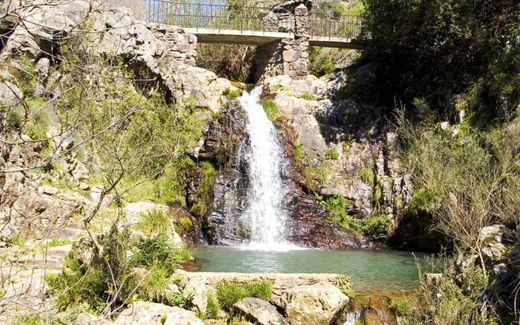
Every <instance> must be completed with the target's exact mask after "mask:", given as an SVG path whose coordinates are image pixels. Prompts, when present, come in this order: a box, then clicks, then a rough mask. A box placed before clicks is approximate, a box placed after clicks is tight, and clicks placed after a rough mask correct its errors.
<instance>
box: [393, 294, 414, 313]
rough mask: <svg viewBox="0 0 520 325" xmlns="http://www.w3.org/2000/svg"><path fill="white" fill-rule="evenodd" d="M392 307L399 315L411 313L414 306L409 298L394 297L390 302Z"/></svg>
mask: <svg viewBox="0 0 520 325" xmlns="http://www.w3.org/2000/svg"><path fill="white" fill-rule="evenodd" d="M390 309H391V310H392V311H393V312H394V314H396V315H397V316H407V315H409V314H410V313H411V311H412V306H411V305H410V301H408V299H406V298H397V299H392V302H391V303H390Z"/></svg>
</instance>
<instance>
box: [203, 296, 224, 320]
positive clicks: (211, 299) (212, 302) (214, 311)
mask: <svg viewBox="0 0 520 325" xmlns="http://www.w3.org/2000/svg"><path fill="white" fill-rule="evenodd" d="M219 311H220V305H219V303H218V300H217V298H216V297H215V296H214V295H213V294H211V293H210V294H208V300H207V303H206V315H205V316H206V318H209V319H216V318H217V317H218V313H219Z"/></svg>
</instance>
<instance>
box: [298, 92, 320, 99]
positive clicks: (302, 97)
mask: <svg viewBox="0 0 520 325" xmlns="http://www.w3.org/2000/svg"><path fill="white" fill-rule="evenodd" d="M300 98H301V99H304V100H307V101H313V100H316V96H314V95H311V94H309V93H305V94H303V95H301V96H300Z"/></svg>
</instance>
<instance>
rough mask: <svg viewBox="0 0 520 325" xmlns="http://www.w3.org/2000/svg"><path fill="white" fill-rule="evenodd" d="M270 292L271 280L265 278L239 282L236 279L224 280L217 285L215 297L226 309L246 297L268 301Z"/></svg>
mask: <svg viewBox="0 0 520 325" xmlns="http://www.w3.org/2000/svg"><path fill="white" fill-rule="evenodd" d="M271 293H272V285H271V282H269V281H266V280H259V281H253V282H248V283H241V282H238V281H224V282H220V283H219V284H218V285H217V298H218V301H219V303H220V305H221V306H222V308H224V309H226V310H230V309H231V307H232V306H233V305H234V304H235V303H236V302H238V301H239V300H242V299H244V298H247V297H254V298H260V299H263V300H267V301H269V299H270V298H271Z"/></svg>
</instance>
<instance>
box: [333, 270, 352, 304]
mask: <svg viewBox="0 0 520 325" xmlns="http://www.w3.org/2000/svg"><path fill="white" fill-rule="evenodd" d="M335 286H336V287H337V288H338V289H339V290H341V292H343V293H344V294H345V295H346V296H347V297H349V298H350V299H354V298H355V297H356V292H355V291H354V289H353V288H352V282H351V281H350V278H349V277H348V276H346V275H338V281H337V282H336V283H335Z"/></svg>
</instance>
